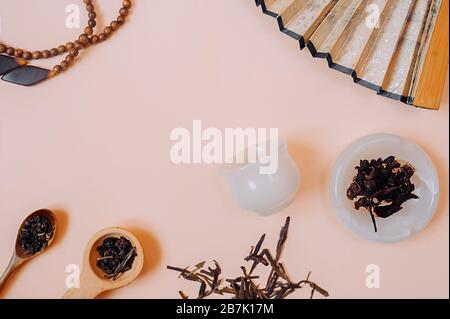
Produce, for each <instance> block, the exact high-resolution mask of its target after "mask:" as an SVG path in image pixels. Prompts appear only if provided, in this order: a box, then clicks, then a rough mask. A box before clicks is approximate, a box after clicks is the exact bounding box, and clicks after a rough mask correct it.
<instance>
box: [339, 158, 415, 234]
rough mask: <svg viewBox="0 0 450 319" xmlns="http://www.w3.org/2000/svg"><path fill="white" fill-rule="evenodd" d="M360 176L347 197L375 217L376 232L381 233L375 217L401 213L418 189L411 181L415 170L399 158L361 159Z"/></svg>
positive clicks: (349, 189) (356, 207) (358, 175)
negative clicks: (404, 205)
mask: <svg viewBox="0 0 450 319" xmlns="http://www.w3.org/2000/svg"><path fill="white" fill-rule="evenodd" d="M355 169H356V171H357V174H356V176H355V177H354V178H353V181H352V183H351V185H350V187H349V188H348V189H347V197H348V199H350V200H355V209H357V210H359V209H360V208H365V209H366V210H367V211H368V212H369V213H370V215H371V217H372V222H373V225H374V228H375V232H377V231H378V229H377V224H376V220H375V217H380V218H387V217H389V216H392V215H394V214H395V213H398V212H399V211H400V210H401V209H402V208H403V207H402V205H403V204H404V203H405V202H406V201H408V200H410V199H418V198H419V197H418V196H417V195H415V194H413V192H414V189H415V186H414V184H413V183H412V182H411V178H412V176H413V175H414V173H415V169H414V167H413V166H411V165H410V164H408V163H406V164H403V165H402V164H401V163H400V162H399V161H398V160H397V159H396V158H395V156H389V157H387V158H386V159H384V160H383V159H381V158H379V159H377V160H371V161H368V160H361V161H360V164H359V166H357V167H356V168H355Z"/></svg>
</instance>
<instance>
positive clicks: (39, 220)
mask: <svg viewBox="0 0 450 319" xmlns="http://www.w3.org/2000/svg"><path fill="white" fill-rule="evenodd" d="M55 231H56V217H55V215H54V214H53V212H51V211H50V210H48V209H40V210H38V211H35V212H34V213H32V214H30V215H29V216H28V217H27V218H25V220H24V221H23V222H22V224H21V225H20V227H19V231H18V233H17V238H16V243H15V248H14V253H13V255H12V257H11V260H10V262H9V265H8V267H7V268H6V270H5V272H4V273H3V275H2V276H1V277H0V289H1V288H2V287H3V286H4V285H5V283H6V281H7V280H8V279H9V278H10V277H11V275H12V274H13V273H14V272H15V271H16V270H17V268H19V267H20V266H21V265H22V264H24V263H25V262H27V261H29V260H30V259H32V258H34V257H37V256H38V255H40V254H42V253H43V252H44V251H46V250H47V248H48V247H49V246H50V245H51V243H52V242H53V239H54V237H55Z"/></svg>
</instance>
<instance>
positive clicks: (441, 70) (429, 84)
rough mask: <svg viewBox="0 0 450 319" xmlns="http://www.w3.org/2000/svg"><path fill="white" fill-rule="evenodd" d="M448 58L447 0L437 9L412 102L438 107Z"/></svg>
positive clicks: (416, 104) (427, 106)
mask: <svg viewBox="0 0 450 319" xmlns="http://www.w3.org/2000/svg"><path fill="white" fill-rule="evenodd" d="M448 59H449V1H448V0H445V1H443V2H442V5H441V7H440V10H439V15H438V20H437V21H436V27H435V32H434V33H433V36H432V39H431V43H430V46H429V49H428V52H427V55H426V58H425V62H424V66H423V69H422V72H421V75H420V79H419V83H418V85H417V88H416V91H415V92H414V93H415V94H414V95H413V100H412V103H413V105H415V106H420V107H426V108H430V109H439V106H440V102H441V98H442V93H443V89H444V85H445V80H446V78H447V71H448Z"/></svg>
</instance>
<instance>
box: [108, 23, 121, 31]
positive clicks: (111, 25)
mask: <svg viewBox="0 0 450 319" xmlns="http://www.w3.org/2000/svg"><path fill="white" fill-rule="evenodd" d="M119 26H120V25H119V23H118V22H117V21H113V22H111V24H110V27H111V29H113V30H114V31H116V30H117V29H119Z"/></svg>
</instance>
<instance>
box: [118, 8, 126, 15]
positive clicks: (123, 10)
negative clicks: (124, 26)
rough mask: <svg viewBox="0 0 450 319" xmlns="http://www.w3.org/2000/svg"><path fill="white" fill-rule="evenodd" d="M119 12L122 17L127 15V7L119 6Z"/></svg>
mask: <svg viewBox="0 0 450 319" xmlns="http://www.w3.org/2000/svg"><path fill="white" fill-rule="evenodd" d="M119 14H120V15H121V16H122V17H126V16H127V15H128V9H127V8H120V10H119Z"/></svg>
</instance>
